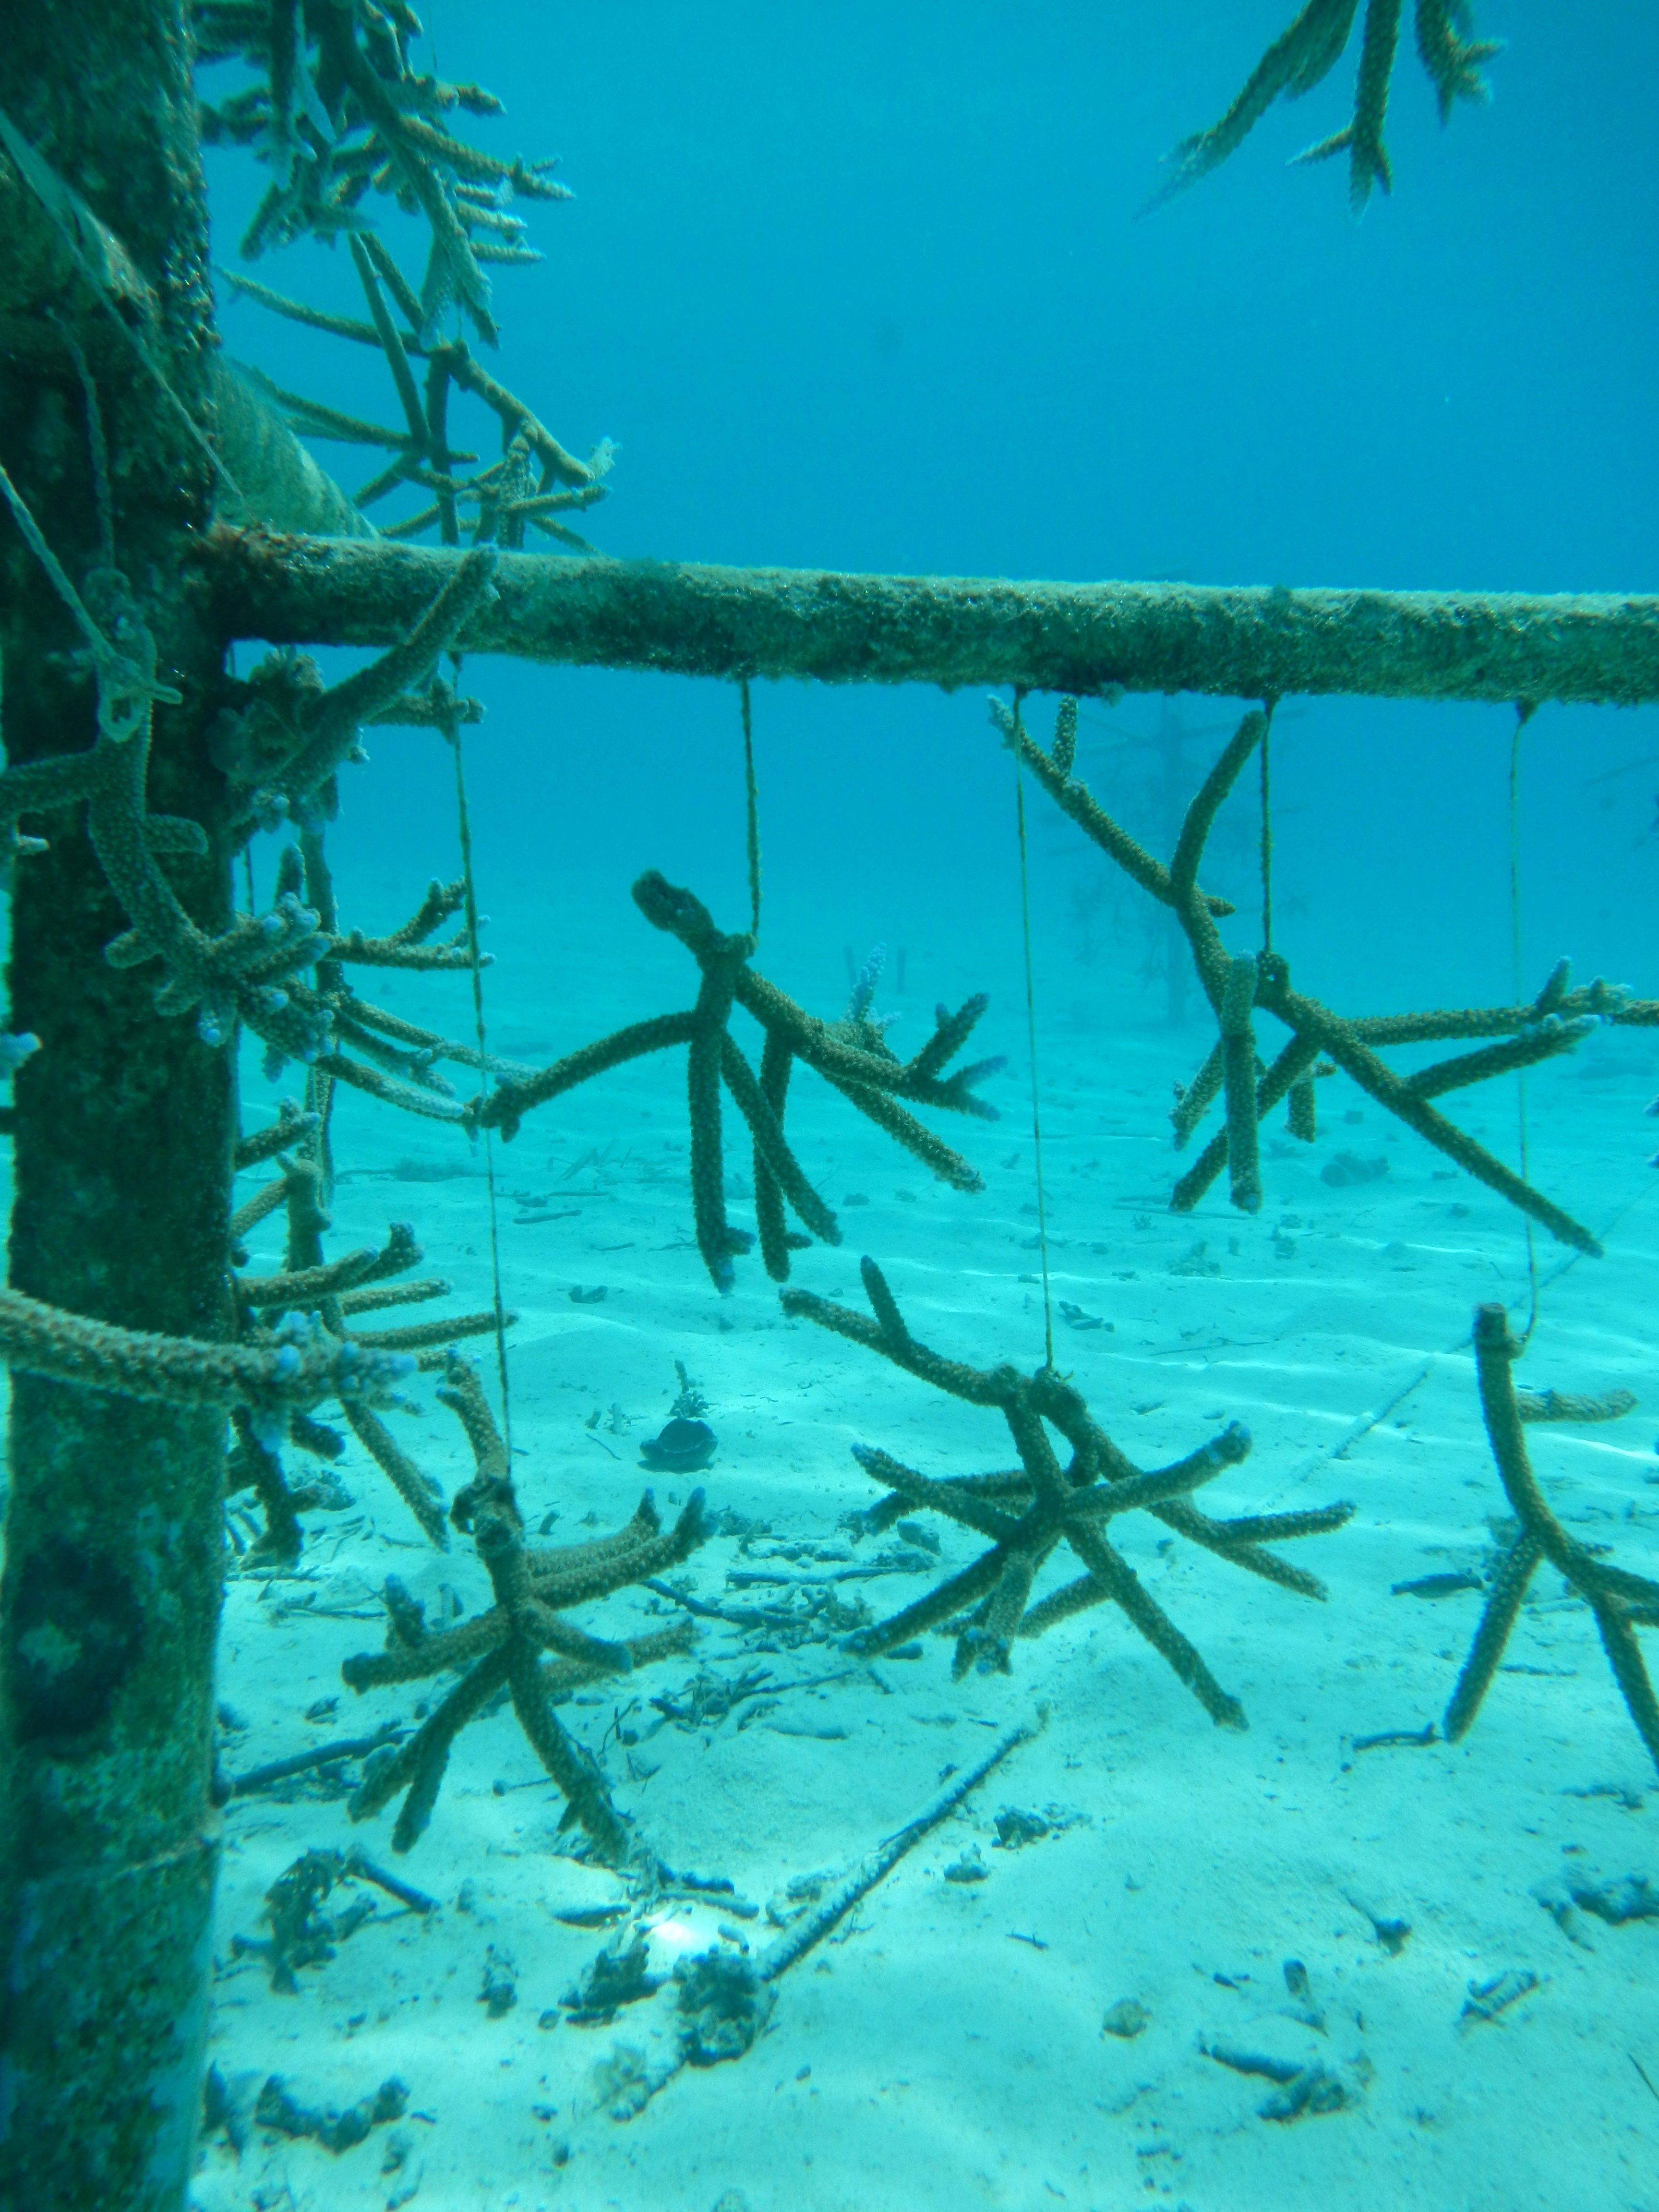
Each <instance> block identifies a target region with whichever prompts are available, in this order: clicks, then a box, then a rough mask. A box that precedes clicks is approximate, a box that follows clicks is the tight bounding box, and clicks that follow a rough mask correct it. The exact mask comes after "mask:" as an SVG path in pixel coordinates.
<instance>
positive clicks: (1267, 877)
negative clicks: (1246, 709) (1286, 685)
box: [1261, 699, 1279, 952]
mask: <svg viewBox="0 0 1659 2212" xmlns="http://www.w3.org/2000/svg"><path fill="white" fill-rule="evenodd" d="M1278 704H1279V702H1278V700H1277V699H1264V700H1263V701H1262V702H1261V705H1262V710H1263V712H1264V713H1265V714H1266V715H1267V727H1266V729H1264V730H1263V731H1262V732H1261V950H1262V951H1264V952H1271V951H1273V779H1272V775H1271V773H1270V770H1269V768H1268V763H1267V750H1268V748H1269V746H1270V745H1271V744H1273V708H1275V707H1276V706H1277V705H1278Z"/></svg>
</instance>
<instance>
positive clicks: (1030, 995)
mask: <svg viewBox="0 0 1659 2212" xmlns="http://www.w3.org/2000/svg"><path fill="white" fill-rule="evenodd" d="M1023 698H1024V693H1023V692H1021V691H1016V692H1015V694H1014V744H1013V748H1012V750H1013V756H1014V819H1015V821H1016V823H1018V829H1019V921H1020V930H1021V933H1022V935H1023V938H1024V946H1025V1037H1026V1042H1027V1045H1028V1047H1029V1048H1030V1055H1031V1151H1032V1154H1033V1157H1034V1158H1035V1159H1036V1201H1037V1249H1038V1251H1039V1252H1040V1254H1041V1255H1042V1346H1043V1364H1044V1366H1045V1367H1049V1368H1052V1367H1053V1365H1054V1302H1053V1299H1052V1297H1051V1296H1050V1294H1049V1288H1048V1201H1047V1199H1046V1198H1045V1196H1044V1194H1043V1188H1042V1115H1041V1113H1040V1111H1039V1110H1038V1106H1037V1049H1036V985H1035V983H1034V982H1033V981H1032V978H1031V892H1030V875H1029V871H1028V868H1027V865H1026V859H1025V776H1024V770H1023V769H1022V768H1021V766H1020V759H1019V738H1020V721H1019V709H1020V702H1021V700H1022V699H1023Z"/></svg>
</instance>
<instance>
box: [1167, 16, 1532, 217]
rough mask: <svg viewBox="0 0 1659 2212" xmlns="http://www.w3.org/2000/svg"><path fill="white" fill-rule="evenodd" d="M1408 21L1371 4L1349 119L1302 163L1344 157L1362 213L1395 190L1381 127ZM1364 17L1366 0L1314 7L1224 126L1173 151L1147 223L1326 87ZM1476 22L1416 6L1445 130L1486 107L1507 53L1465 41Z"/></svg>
mask: <svg viewBox="0 0 1659 2212" xmlns="http://www.w3.org/2000/svg"><path fill="white" fill-rule="evenodd" d="M1401 12H1402V7H1401V0H1366V7H1365V19H1364V30H1363V31H1362V33H1361V34H1360V49H1359V68H1358V76H1357V79H1356V82H1355V86H1354V99H1353V111H1352V115H1351V117H1350V118H1349V120H1348V122H1347V123H1346V125H1344V126H1343V128H1342V129H1341V130H1340V131H1334V132H1332V134H1331V135H1330V136H1329V137H1327V138H1322V139H1321V140H1320V141H1319V142H1318V143H1317V144H1316V145H1313V146H1310V147H1309V148H1308V149H1307V150H1306V151H1305V152H1304V153H1303V154H1300V155H1297V156H1296V159H1297V161H1326V160H1328V159H1329V158H1330V157H1331V156H1332V155H1335V154H1339V153H1346V155H1347V156H1348V197H1349V203H1350V204H1351V205H1352V208H1353V209H1354V210H1355V212H1356V213H1358V210H1360V209H1362V208H1363V207H1364V204H1365V203H1366V201H1367V200H1368V199H1369V198H1370V193H1371V188H1372V186H1373V185H1381V186H1382V188H1383V191H1385V192H1387V191H1389V189H1390V186H1391V183H1392V178H1391V175H1390V171H1389V157H1388V154H1387V151H1386V149H1385V148H1384V146H1383V121H1384V118H1385V117H1386V115H1387V113H1388V106H1389V82H1390V80H1391V78H1392V76H1393V74H1394V64H1395V52H1396V49H1397V47H1398V45H1399V40H1400V19H1401ZM1358 13H1359V0H1307V5H1306V6H1304V8H1303V9H1301V11H1300V12H1299V14H1298V15H1297V16H1296V17H1295V19H1294V20H1293V21H1291V23H1290V24H1289V25H1288V26H1287V27H1286V28H1285V30H1284V31H1282V32H1281V33H1279V37H1278V38H1277V39H1275V40H1273V44H1272V45H1271V46H1269V47H1268V48H1267V52H1265V53H1264V54H1263V55H1262V57H1261V60H1260V61H1259V62H1258V63H1257V64H1256V65H1255V69H1254V70H1252V71H1251V72H1250V75H1249V78H1248V79H1247V80H1246V82H1245V84H1244V86H1243V89H1242V90H1241V91H1240V93H1239V94H1238V96H1237V99H1236V100H1234V101H1233V103H1232V105H1231V107H1229V108H1228V110H1227V112H1226V113H1225V115H1224V116H1223V117H1222V118H1221V119H1220V121H1219V122H1218V123H1214V124H1212V125H1211V126H1210V128H1209V129H1208V130H1207V131H1198V132H1196V133H1195V134H1194V136H1193V137H1190V138H1184V139H1182V142H1181V143H1180V144H1179V145H1178V146H1177V147H1176V149H1175V151H1174V153H1173V154H1171V155H1170V157H1169V158H1170V162H1171V164H1172V165H1173V166H1172V167H1171V170H1170V176H1169V178H1168V179H1167V180H1166V181H1165V183H1164V185H1162V186H1161V187H1160V188H1159V190H1158V191H1157V192H1156V193H1154V195H1153V196H1152V199H1151V200H1149V201H1148V202H1147V204H1146V208H1145V209H1143V210H1142V212H1143V214H1146V213H1150V212H1151V211H1152V209H1154V208H1158V207H1162V206H1164V204H1166V203H1167V202H1168V201H1170V200H1172V199H1174V198H1176V197H1178V195H1179V194H1181V193H1182V192H1184V191H1187V190H1188V188H1189V187H1190V186H1191V185H1195V184H1196V183H1197V182H1198V180H1199V179H1200V177H1205V176H1207V175H1208V174H1209V173H1210V171H1211V170H1212V169H1215V168H1218V167H1220V165H1221V163H1222V162H1223V161H1225V160H1226V159H1227V157H1228V156H1229V155H1231V154H1232V153H1234V152H1236V151H1237V149H1238V147H1239V146H1240V145H1241V144H1243V141H1244V139H1245V138H1246V137H1248V136H1249V132H1250V131H1253V130H1254V129H1255V125H1257V123H1259V122H1260V121H1261V118H1262V117H1263V116H1264V115H1265V114H1266V113H1267V110H1268V108H1269V107H1271V106H1273V102H1274V101H1275V100H1280V99H1283V100H1300V99H1301V98H1302V97H1303V96H1304V94H1307V93H1310V92H1311V91H1312V90H1313V89H1314V88H1315V87H1316V85H1318V84H1321V83H1322V82H1323V81H1324V80H1325V78H1326V77H1327V76H1329V74H1330V72H1331V70H1334V68H1335V66H1336V64H1337V63H1338V62H1339V61H1340V59H1341V57H1342V53H1343V51H1344V49H1345V48H1346V46H1347V44H1348V40H1349V39H1350V37H1351V36H1352V31H1353V25H1354V19H1355V17H1356V16H1357V15H1358ZM1470 13H1471V10H1470V9H1469V8H1468V6H1467V5H1463V4H1459V0H1417V7H1416V34H1417V52H1418V57H1419V59H1420V61H1421V62H1422V64H1423V67H1424V69H1425V70H1426V72H1427V74H1428V76H1429V79H1430V82H1431V83H1432V84H1433V86H1434V89H1435V97H1436V99H1437V102H1438V104H1439V108H1440V120H1441V121H1442V123H1445V122H1447V121H1449V119H1450V116H1451V111H1452V107H1453V105H1454V103H1455V101H1457V100H1474V101H1480V100H1486V98H1487V97H1488V94H1487V88H1486V81H1485V79H1484V78H1483V77H1482V76H1481V75H1480V65H1481V64H1482V63H1483V62H1487V61H1490V60H1491V59H1492V58H1493V56H1494V55H1496V54H1498V53H1499V52H1502V50H1503V42H1502V41H1501V40H1496V39H1469V38H1467V37H1465V36H1464V35H1463V34H1464V33H1465V32H1466V31H1467V30H1468V27H1469V24H1468V18H1469V15H1470Z"/></svg>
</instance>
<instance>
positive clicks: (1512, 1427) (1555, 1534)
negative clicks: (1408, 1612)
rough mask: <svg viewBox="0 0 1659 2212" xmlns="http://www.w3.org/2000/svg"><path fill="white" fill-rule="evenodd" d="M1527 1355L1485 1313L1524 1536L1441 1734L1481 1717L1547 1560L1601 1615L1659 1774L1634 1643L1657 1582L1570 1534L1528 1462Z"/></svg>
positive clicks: (1478, 1351) (1650, 1611)
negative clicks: (1523, 1370)
mask: <svg viewBox="0 0 1659 2212" xmlns="http://www.w3.org/2000/svg"><path fill="white" fill-rule="evenodd" d="M1520 1351H1521V1346H1519V1345H1518V1344H1517V1343H1516V1340H1515V1339H1514V1338H1513V1337H1512V1336H1511V1335H1510V1328H1509V1316H1508V1314H1507V1312H1506V1311H1505V1310H1504V1307H1503V1306H1501V1305H1496V1304H1492V1305H1483V1306H1480V1307H1478V1308H1477V1309H1476V1311H1475V1316H1474V1359H1475V1371H1476V1374H1477V1376H1478V1377H1479V1381H1480V1412H1481V1418H1482V1419H1483V1420H1484V1421H1485V1423H1486V1440H1487V1442H1488V1443H1489V1444H1490V1445H1491V1447H1492V1457H1493V1459H1494V1460H1496V1461H1497V1462H1498V1475H1499V1477H1500V1479H1501V1480H1502V1482H1503V1485H1504V1495H1505V1497H1506V1498H1508V1499H1509V1502H1510V1510H1512V1511H1513V1513H1514V1514H1515V1516H1516V1521H1517V1522H1519V1524H1520V1525H1519V1528H1518V1529H1517V1532H1516V1535H1515V1537H1514V1539H1513V1541H1511V1542H1510V1546H1509V1547H1508V1549H1507V1550H1506V1551H1505V1553H1504V1556H1503V1558H1502V1559H1501V1560H1500V1561H1499V1563H1498V1570H1497V1572H1496V1574H1495V1575H1494V1576H1493V1577H1492V1586H1491V1589H1490V1590H1489V1592H1488V1595H1487V1598H1486V1607H1485V1610H1484V1611H1483V1613H1481V1616H1480V1626H1479V1627H1478V1628H1477V1629H1476V1631H1475V1634H1474V1642H1473V1644H1471V1645H1470V1647H1469V1653H1468V1657H1467V1658H1466V1659H1465V1661H1464V1662H1463V1668H1462V1673H1461V1674H1459V1676H1458V1679H1457V1685H1456V1687H1455V1689H1454V1691H1453V1692H1452V1697H1451V1702H1450V1703H1449V1705H1448V1706H1447V1708H1446V1714H1445V1718H1444V1721H1443V1723H1442V1725H1443V1729H1444V1731H1445V1735H1446V1740H1447V1741H1448V1742H1449V1743H1455V1742H1457V1741H1459V1739H1460V1738H1461V1737H1462V1736H1463V1735H1466V1734H1467V1733H1468V1729H1469V1728H1470V1727H1471V1725H1472V1724H1473V1723H1474V1717H1475V1715H1476V1714H1477V1713H1478V1712H1479V1711H1480V1705H1481V1701H1482V1700H1483V1699H1484V1698H1485V1696H1486V1692H1487V1690H1488V1688H1489V1687H1490V1686H1491V1684H1492V1676H1493V1674H1495V1673H1496V1672H1497V1669H1498V1662H1499V1661H1500V1659H1501V1658H1502V1657H1503V1655H1504V1647H1505V1646H1506V1644H1508V1642H1509V1638H1510V1631H1511V1630H1512V1629H1513V1627H1514V1626H1515V1621H1516V1615H1517V1613H1519V1611H1520V1609H1521V1601H1522V1598H1523V1597H1524V1596H1525V1595H1526V1592H1527V1585H1528V1583H1529V1582H1530V1581H1531V1579H1532V1577H1533V1575H1534V1571H1536V1569H1537V1568H1538V1566H1539V1565H1541V1562H1542V1561H1544V1560H1545V1559H1547V1560H1548V1561H1549V1563H1550V1565H1552V1566H1553V1567H1554V1568H1555V1569H1556V1570H1557V1571H1559V1573H1560V1574H1561V1575H1563V1576H1564V1577H1565V1578H1566V1581H1567V1583H1568V1584H1569V1585H1570V1587H1571V1589H1574V1590H1576V1591H1577V1594H1578V1595H1579V1596H1580V1597H1582V1598H1583V1599H1584V1601H1586V1603H1587V1604H1588V1605H1589V1608H1590V1611H1591V1613H1593V1614H1594V1615H1595V1626H1596V1632H1597V1633H1598V1634H1599V1636H1600V1637H1601V1648H1602V1650H1604V1651H1605V1652H1606V1654H1607V1664H1608V1665H1609V1666H1610V1667H1611V1668H1612V1669H1613V1680H1614V1681H1615V1682H1616V1683H1617V1684H1618V1686H1619V1691H1620V1696H1621V1697H1622V1698H1623V1699H1624V1700H1625V1706H1626V1711H1628V1712H1629V1714H1630V1717H1631V1719H1632V1721H1633V1722H1634V1723H1635V1724H1636V1729H1637V1733H1638V1735H1640V1737H1641V1739H1642V1741H1643V1742H1644V1744H1645V1745H1646V1746H1647V1748H1648V1753H1649V1755H1650V1758H1651V1759H1652V1760H1653V1762H1654V1765H1656V1767H1659V1698H1656V1696H1655V1694H1654V1689H1653V1684H1652V1682H1651V1680H1650V1677H1649V1674H1648V1671H1647V1666H1646V1662H1645V1661H1644V1658H1643V1656H1642V1650H1641V1646H1640V1644H1639V1643H1638V1640H1637V1635H1636V1631H1637V1628H1638V1626H1648V1627H1659V1582H1653V1581H1650V1579H1649V1578H1648V1577H1646V1576H1644V1575H1635V1574H1631V1573H1629V1572H1628V1571H1626V1570H1625V1569H1623V1568H1620V1567H1614V1566H1610V1565H1607V1564H1606V1563H1605V1562H1604V1561H1603V1560H1601V1559H1598V1558H1597V1557H1596V1556H1595V1554H1594V1553H1592V1552H1590V1551H1589V1549H1588V1548H1587V1547H1585V1546H1584V1545H1583V1544H1581V1543H1580V1542H1579V1541H1577V1538H1576V1537H1573V1536H1570V1535H1568V1534H1567V1532H1566V1530H1565V1528H1562V1526H1561V1524H1560V1522H1559V1521H1558V1520H1557V1518H1556V1516H1555V1515H1554V1514H1553V1512H1552V1511H1551V1510H1550V1507H1549V1504H1548V1503H1547V1500H1546V1498H1545V1497H1544V1494H1543V1492H1542V1491H1541V1489H1540V1488H1539V1486H1538V1481H1537V1478H1536V1476H1535V1475H1534V1473H1533V1469H1532V1462H1531V1460H1530V1459H1529V1458H1528V1453H1527V1441H1526V1435H1525V1431H1524V1430H1523V1429H1522V1421H1523V1420H1524V1419H1526V1413H1525V1411H1524V1408H1523V1407H1522V1403H1521V1401H1520V1400H1519V1399H1518V1397H1517V1394H1516V1388H1515V1377H1514V1375H1513V1372H1512V1370H1513V1366H1514V1363H1515V1360H1516V1358H1517V1356H1518V1355H1519V1352H1520Z"/></svg>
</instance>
